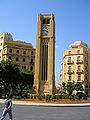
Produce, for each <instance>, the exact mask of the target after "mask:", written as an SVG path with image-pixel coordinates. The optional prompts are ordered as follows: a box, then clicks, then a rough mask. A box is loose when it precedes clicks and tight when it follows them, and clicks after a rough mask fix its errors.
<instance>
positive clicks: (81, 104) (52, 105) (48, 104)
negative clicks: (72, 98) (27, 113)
mask: <svg viewBox="0 0 90 120" xmlns="http://www.w3.org/2000/svg"><path fill="white" fill-rule="evenodd" d="M0 103H4V100H3V99H0ZM13 105H28V106H37V107H90V103H78V104H54V103H35V102H29V101H13Z"/></svg>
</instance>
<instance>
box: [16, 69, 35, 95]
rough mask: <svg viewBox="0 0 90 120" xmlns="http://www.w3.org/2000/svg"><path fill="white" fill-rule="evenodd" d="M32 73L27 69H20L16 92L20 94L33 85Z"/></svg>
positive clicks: (27, 90)
mask: <svg viewBox="0 0 90 120" xmlns="http://www.w3.org/2000/svg"><path fill="white" fill-rule="evenodd" d="M33 81H34V74H33V72H31V71H29V70H21V71H20V74H19V79H18V86H17V93H18V95H20V96H22V94H23V93H24V92H29V90H30V89H31V88H32V87H33Z"/></svg>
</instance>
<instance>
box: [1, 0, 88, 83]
mask: <svg viewBox="0 0 90 120" xmlns="http://www.w3.org/2000/svg"><path fill="white" fill-rule="evenodd" d="M40 13H41V14H45V13H46V14H47V13H53V14H55V26H56V52H55V53H56V58H55V59H56V62H55V65H56V66H55V68H56V70H55V81H56V85H57V84H58V80H59V78H60V77H59V76H60V64H61V62H62V55H63V51H64V50H65V49H66V48H67V47H68V46H69V45H70V44H72V43H73V42H74V41H76V40H82V41H84V42H86V43H87V44H88V45H89V46H90V0H0V33H2V32H10V33H11V34H12V36H13V38H14V40H23V41H26V42H31V43H32V44H33V46H34V47H36V23H37V16H38V14H40Z"/></svg>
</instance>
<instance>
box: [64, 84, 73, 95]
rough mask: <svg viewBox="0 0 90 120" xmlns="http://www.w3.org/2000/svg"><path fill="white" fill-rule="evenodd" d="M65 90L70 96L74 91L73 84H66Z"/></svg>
mask: <svg viewBox="0 0 90 120" xmlns="http://www.w3.org/2000/svg"><path fill="white" fill-rule="evenodd" d="M65 90H66V91H67V92H68V94H69V95H72V93H73V90H74V84H73V83H67V84H66V85H65Z"/></svg>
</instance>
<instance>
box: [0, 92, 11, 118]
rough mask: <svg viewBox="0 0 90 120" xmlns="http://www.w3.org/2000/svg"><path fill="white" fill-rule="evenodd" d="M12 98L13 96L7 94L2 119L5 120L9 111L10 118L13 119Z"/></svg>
mask: <svg viewBox="0 0 90 120" xmlns="http://www.w3.org/2000/svg"><path fill="white" fill-rule="evenodd" d="M11 98H12V97H11V96H9V94H7V95H6V99H5V102H4V110H3V113H2V116H1V118H0V120H3V119H4V118H5V116H6V114H7V113H8V115H9V120H12V99H11Z"/></svg>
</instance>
